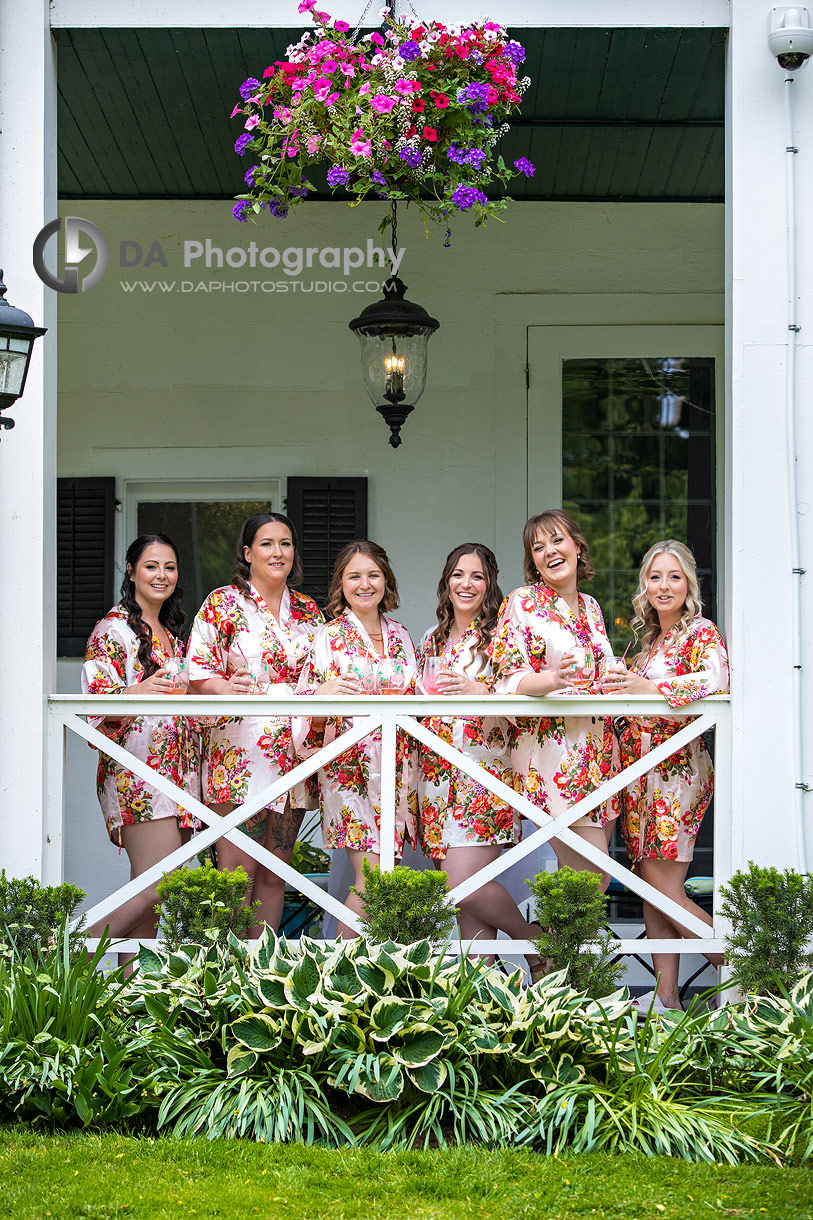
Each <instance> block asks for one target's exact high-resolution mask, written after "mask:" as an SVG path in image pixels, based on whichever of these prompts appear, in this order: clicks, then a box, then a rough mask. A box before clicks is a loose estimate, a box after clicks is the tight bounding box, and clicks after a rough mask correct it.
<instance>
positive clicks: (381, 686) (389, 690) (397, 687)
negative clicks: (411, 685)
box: [375, 657, 408, 695]
mask: <svg viewBox="0 0 813 1220" xmlns="http://www.w3.org/2000/svg"><path fill="white" fill-rule="evenodd" d="M375 675H376V679H377V683H376V685H377V690H378V694H379V695H402V694H403V693H404V688H405V687H406V684H407V678H408V674H407V667H406V665H405V664H404V662H403V661H399V660H398V659H397V657H382V659H381V660H380V661H376V662H375Z"/></svg>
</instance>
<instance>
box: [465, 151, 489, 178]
mask: <svg viewBox="0 0 813 1220" xmlns="http://www.w3.org/2000/svg"><path fill="white" fill-rule="evenodd" d="M467 160H468V163H469V165H470V166H471V168H472V169H473V170H474V171H475V172H476V173H478V174H479V172H480V170H481V169H482V168H483V166H484V165H485V162H486V154H485V150H484V149H482V148H473V149H472V150H471V152H470V153H469V155H468V158H467Z"/></svg>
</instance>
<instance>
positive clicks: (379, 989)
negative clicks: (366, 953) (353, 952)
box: [356, 958, 396, 999]
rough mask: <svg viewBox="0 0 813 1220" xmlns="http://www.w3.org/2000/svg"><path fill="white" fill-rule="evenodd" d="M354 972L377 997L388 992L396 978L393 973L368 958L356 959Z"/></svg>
mask: <svg viewBox="0 0 813 1220" xmlns="http://www.w3.org/2000/svg"><path fill="white" fill-rule="evenodd" d="M356 973H357V974H358V976H359V978H360V979H361V981H362V983H363V984H364V986H365V987H367V988H368V989H369V991H371V992H372V994H373V995H374V996H377V997H378V998H379V999H380V998H381V997H382V996H385V995H389V994H390V992H391V991H392V988H393V984H394V983H395V978H396V975H395V973H393V972H392V971H390V970H385V969H384V967H383V966H380V965H379V964H378V962H373V961H371V960H370V959H369V958H359V959H357V960H356Z"/></svg>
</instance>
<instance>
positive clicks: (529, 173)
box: [514, 157, 536, 178]
mask: <svg viewBox="0 0 813 1220" xmlns="http://www.w3.org/2000/svg"><path fill="white" fill-rule="evenodd" d="M514 168H515V169H518V170H519V172H520V173H521V174H524V175H525V177H526V178H533V176H534V174H535V173H536V170H535V169H534V167H533V166H532V165H531V163H530V161H529V160H528V158H527V157H520V159H519V161H515V162H514Z"/></svg>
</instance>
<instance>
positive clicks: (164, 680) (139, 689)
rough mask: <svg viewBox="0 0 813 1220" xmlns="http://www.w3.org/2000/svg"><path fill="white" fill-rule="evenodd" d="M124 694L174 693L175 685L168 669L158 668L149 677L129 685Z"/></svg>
mask: <svg viewBox="0 0 813 1220" xmlns="http://www.w3.org/2000/svg"><path fill="white" fill-rule="evenodd" d="M121 693H122V694H123V695H173V694H174V693H175V687H174V685H173V681H172V678H171V677H170V675H169V674H168V673H167V671H166V669H164V668H161V669H157V670H156V671H155V673H154V674H150V676H149V678H142V680H141V681H140V682H136V684H135V685H134V686H128V687H127V688H126V689H125V690H123V691H122V692H121Z"/></svg>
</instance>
